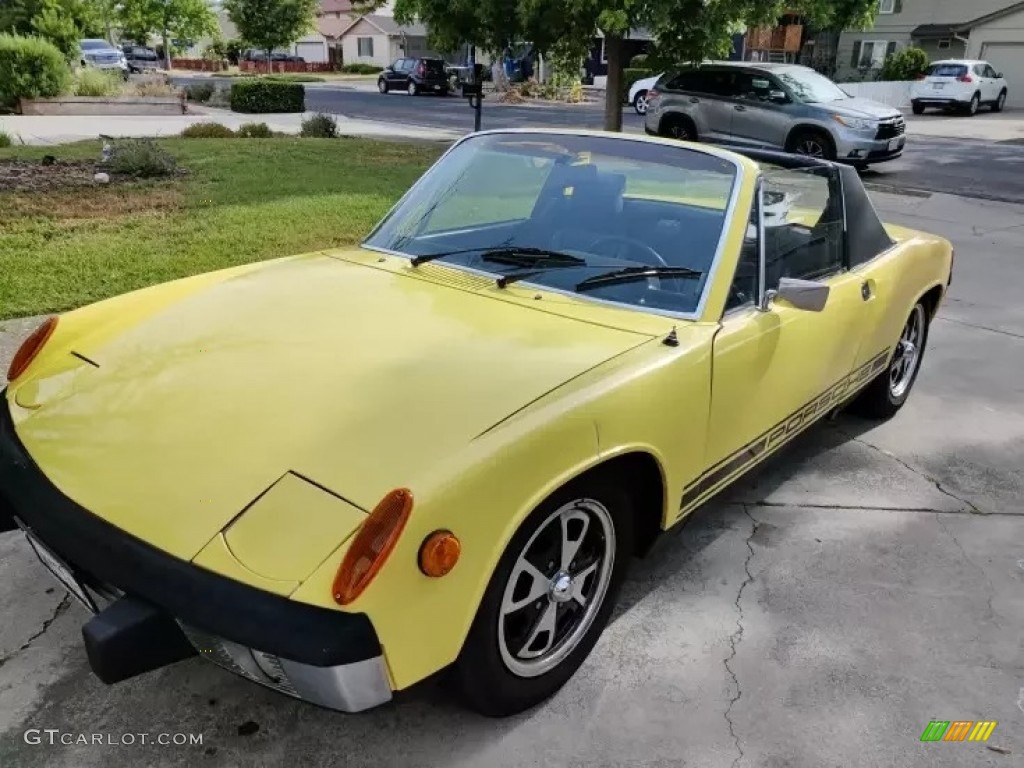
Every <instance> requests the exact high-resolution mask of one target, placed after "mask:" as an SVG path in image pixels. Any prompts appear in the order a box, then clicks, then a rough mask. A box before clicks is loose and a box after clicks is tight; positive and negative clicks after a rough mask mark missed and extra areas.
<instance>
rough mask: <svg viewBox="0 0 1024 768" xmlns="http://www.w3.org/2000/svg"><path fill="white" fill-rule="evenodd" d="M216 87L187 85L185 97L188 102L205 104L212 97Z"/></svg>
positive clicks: (208, 84) (203, 84) (210, 84)
mask: <svg viewBox="0 0 1024 768" xmlns="http://www.w3.org/2000/svg"><path fill="white" fill-rule="evenodd" d="M215 90H217V87H216V86H215V85H214V84H213V83H189V84H188V85H187V86H185V96H186V97H187V98H188V100H189V101H197V102H199V103H200V104H205V103H206V102H208V101H209V100H210V97H211V96H213V92H214V91H215Z"/></svg>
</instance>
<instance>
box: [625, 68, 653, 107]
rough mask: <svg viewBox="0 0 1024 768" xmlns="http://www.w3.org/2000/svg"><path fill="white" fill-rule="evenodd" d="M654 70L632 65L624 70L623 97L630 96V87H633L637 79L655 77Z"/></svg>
mask: <svg viewBox="0 0 1024 768" xmlns="http://www.w3.org/2000/svg"><path fill="white" fill-rule="evenodd" d="M654 74H655V73H654V72H652V71H651V70H649V69H636V68H633V67H630V68H628V69H624V70H622V98H623V99H625V98H626V97H627V96H629V89H630V88H632V87H633V83H635V82H636V81H637V80H643V79H644V78H645V77H653V76H654Z"/></svg>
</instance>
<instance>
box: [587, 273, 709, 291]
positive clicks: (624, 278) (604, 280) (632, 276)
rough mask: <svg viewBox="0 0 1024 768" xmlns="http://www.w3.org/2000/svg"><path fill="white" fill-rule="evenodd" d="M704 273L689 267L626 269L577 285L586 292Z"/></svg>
mask: <svg viewBox="0 0 1024 768" xmlns="http://www.w3.org/2000/svg"><path fill="white" fill-rule="evenodd" d="M703 274H704V273H703V272H701V271H700V270H696V269H690V268H688V267H624V268H623V269H617V270H615V271H614V272H608V273H607V274H604V275H594V276H593V277H588V278H587V279H586V280H583V281H581V282H579V283H577V284H576V290H577V291H586V290H589V289H590V288H597V287H599V286H602V285H614V284H615V283H631V282H633V281H634V280H646V279H647V278H649V277H700V276H701V275H703Z"/></svg>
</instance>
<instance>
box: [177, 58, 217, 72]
mask: <svg viewBox="0 0 1024 768" xmlns="http://www.w3.org/2000/svg"><path fill="white" fill-rule="evenodd" d="M171 68H172V69H188V70H192V71H194V72H223V71H224V70H226V69H227V68H228V63H227V62H226V61H215V60H213V59H171Z"/></svg>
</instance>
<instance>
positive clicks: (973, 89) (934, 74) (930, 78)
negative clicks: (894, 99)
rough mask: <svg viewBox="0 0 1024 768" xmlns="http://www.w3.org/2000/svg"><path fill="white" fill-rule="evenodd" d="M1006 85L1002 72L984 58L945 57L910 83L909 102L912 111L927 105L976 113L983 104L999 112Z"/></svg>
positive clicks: (933, 63)
mask: <svg viewBox="0 0 1024 768" xmlns="http://www.w3.org/2000/svg"><path fill="white" fill-rule="evenodd" d="M1006 94H1007V85H1006V79H1005V78H1004V77H1003V73H1002V72H997V71H996V69H995V68H994V67H993V66H992V65H991V64H989V63H988V62H987V61H978V60H977V59H945V60H943V61H935V62H932V64H931V65H930V66H929V67H928V69H927V71H926V72H925V73H924V75H922V76H921V77H920V78H918V79H917V80H916V81H915V82H914V83H913V84H911V86H910V106H911V108H912V109H913V111H914V114H915V115H920V114H922V113H923V112H924V111H925V109H927V108H928V107H938V108H940V109H944V110H954V109H956V110H960V111H961V112H964V113H965V114H968V115H975V114H977V112H978V108H979V107H981V106H982V105H985V106H988V107H990V108H991V109H992V111H993V112H1001V111H1002V110H1003V105H1005V104H1006Z"/></svg>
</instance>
